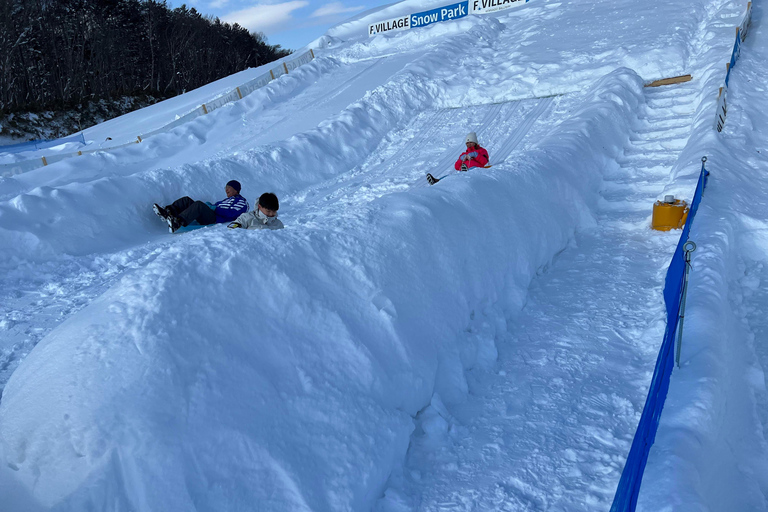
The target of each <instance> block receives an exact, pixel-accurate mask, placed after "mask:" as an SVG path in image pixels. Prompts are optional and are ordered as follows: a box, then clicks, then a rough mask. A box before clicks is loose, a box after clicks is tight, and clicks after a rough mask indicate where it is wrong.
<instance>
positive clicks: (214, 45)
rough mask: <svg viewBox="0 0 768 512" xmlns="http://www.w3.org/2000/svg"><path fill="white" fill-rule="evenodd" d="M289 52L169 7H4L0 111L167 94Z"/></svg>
mask: <svg viewBox="0 0 768 512" xmlns="http://www.w3.org/2000/svg"><path fill="white" fill-rule="evenodd" d="M288 53H289V52H288V51H286V50H283V49H281V48H280V46H279V45H277V46H271V45H268V44H266V42H265V40H264V37H263V36H262V35H260V34H251V33H249V32H248V30H247V29H245V28H243V27H241V26H239V25H237V24H235V25H229V24H227V23H222V22H221V21H220V20H219V19H218V18H211V17H208V16H203V15H201V14H200V13H198V12H197V11H196V10H195V9H194V8H191V9H188V8H187V7H186V6H183V5H182V6H181V7H179V8H176V9H169V8H168V6H167V5H166V3H165V0H160V1H157V0H0V113H3V112H5V113H8V112H15V111H35V110H41V109H51V110H56V109H65V108H70V107H72V106H75V105H78V104H80V103H82V102H87V101H93V100H98V99H104V98H117V97H121V96H131V95H152V96H157V97H170V96H174V95H176V94H180V93H182V92H184V91H188V90H191V89H194V88H196V87H200V86H202V85H205V84H207V83H209V82H212V81H214V80H217V79H219V78H222V77H224V76H227V75H230V74H232V73H235V72H237V71H241V70H243V69H246V68H249V67H256V66H260V65H262V64H265V63H267V62H270V61H273V60H275V59H278V58H280V57H283V56H285V55H287V54H288Z"/></svg>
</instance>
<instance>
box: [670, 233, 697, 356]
mask: <svg viewBox="0 0 768 512" xmlns="http://www.w3.org/2000/svg"><path fill="white" fill-rule="evenodd" d="M683 250H684V251H685V281H684V282H683V294H682V298H681V299H680V325H678V328H677V351H676V353H675V364H677V367H678V368H680V350H681V349H682V345H683V321H684V320H685V298H686V296H687V295H688V271H689V270H690V268H691V253H692V252H693V251H695V250H696V244H695V243H694V242H691V241H690V240H688V241H687V242H685V244H683Z"/></svg>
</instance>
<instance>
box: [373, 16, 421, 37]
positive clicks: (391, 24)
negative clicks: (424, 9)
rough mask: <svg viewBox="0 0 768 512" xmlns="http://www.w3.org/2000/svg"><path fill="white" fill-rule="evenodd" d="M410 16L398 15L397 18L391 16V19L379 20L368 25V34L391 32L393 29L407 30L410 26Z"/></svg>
mask: <svg viewBox="0 0 768 512" xmlns="http://www.w3.org/2000/svg"><path fill="white" fill-rule="evenodd" d="M410 21H411V16H410V15H406V16H400V17H399V18H392V19H391V20H386V21H380V22H379V23H374V24H373V25H369V26H368V35H369V36H375V35H376V34H383V33H384V32H392V31H395V30H408V29H409V28H411V27H410Z"/></svg>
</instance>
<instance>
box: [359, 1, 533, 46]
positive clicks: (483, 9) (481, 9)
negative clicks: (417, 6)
mask: <svg viewBox="0 0 768 512" xmlns="http://www.w3.org/2000/svg"><path fill="white" fill-rule="evenodd" d="M527 2H528V0H471V3H470V0H466V1H464V2H459V3H456V4H451V5H446V6H444V7H437V8H435V9H431V10H429V11H424V12H418V13H415V14H408V15H405V16H400V17H398V18H392V19H388V20H384V21H379V22H377V23H373V24H371V25H368V35H369V36H371V37H373V36H375V35H377V34H383V33H384V32H393V31H396V30H408V29H410V28H419V27H426V26H427V25H431V24H433V23H439V22H442V21H450V20H456V19H459V18H463V17H465V16H467V15H468V14H485V13H491V12H496V11H501V10H503V9H509V8H510V7H518V6H521V5H525V4H526V3H527Z"/></svg>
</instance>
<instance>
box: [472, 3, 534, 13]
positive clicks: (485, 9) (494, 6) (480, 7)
mask: <svg viewBox="0 0 768 512" xmlns="http://www.w3.org/2000/svg"><path fill="white" fill-rule="evenodd" d="M471 1H472V13H473V14H487V13H491V12H497V11H503V10H504V9H509V8H510V7H519V6H521V5H525V4H526V3H528V0H471Z"/></svg>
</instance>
